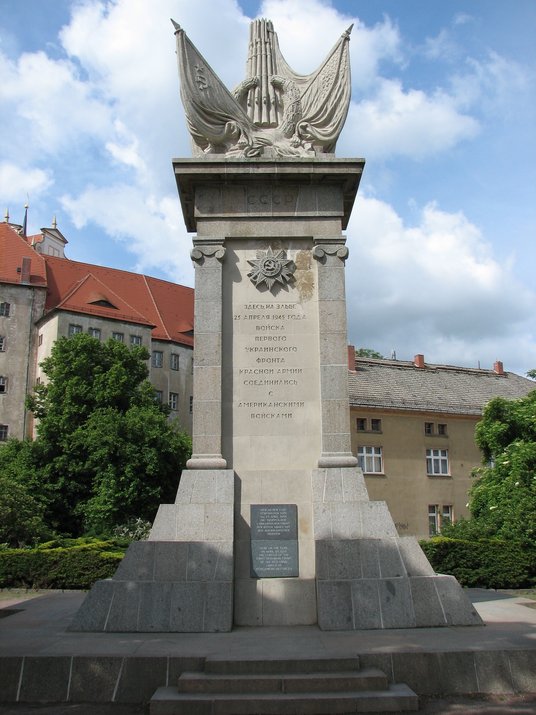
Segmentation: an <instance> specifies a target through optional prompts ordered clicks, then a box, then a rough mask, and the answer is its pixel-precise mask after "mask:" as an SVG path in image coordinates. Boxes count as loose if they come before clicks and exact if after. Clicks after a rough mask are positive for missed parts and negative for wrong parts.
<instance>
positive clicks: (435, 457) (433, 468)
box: [426, 449, 449, 476]
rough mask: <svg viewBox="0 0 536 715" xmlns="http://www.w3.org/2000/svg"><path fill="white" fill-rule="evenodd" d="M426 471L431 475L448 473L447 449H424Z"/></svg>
mask: <svg viewBox="0 0 536 715" xmlns="http://www.w3.org/2000/svg"><path fill="white" fill-rule="evenodd" d="M426 473H427V474H430V475H432V476H436V475H440V476H445V475H448V473H449V452H448V449H427V450H426Z"/></svg>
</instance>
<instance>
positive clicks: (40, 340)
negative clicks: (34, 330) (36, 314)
mask: <svg viewBox="0 0 536 715" xmlns="http://www.w3.org/2000/svg"><path fill="white" fill-rule="evenodd" d="M37 342H38V344H39V345H42V344H43V333H39V338H38V339H37Z"/></svg>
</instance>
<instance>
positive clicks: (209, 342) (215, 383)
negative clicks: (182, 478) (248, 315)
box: [186, 238, 227, 469]
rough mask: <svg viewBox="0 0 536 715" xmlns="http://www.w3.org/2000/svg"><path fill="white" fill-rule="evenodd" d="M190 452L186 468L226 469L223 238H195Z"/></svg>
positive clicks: (192, 256)
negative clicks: (192, 395) (223, 421)
mask: <svg viewBox="0 0 536 715" xmlns="http://www.w3.org/2000/svg"><path fill="white" fill-rule="evenodd" d="M193 243H194V248H193V249H192V252H191V258H192V260H193V262H194V266H195V323H194V337H195V346H194V375H193V388H194V389H193V394H194V409H193V452H192V457H191V459H189V460H188V462H187V465H186V466H187V467H188V469H225V468H226V466H227V463H226V461H225V459H224V458H223V456H222V446H221V436H222V435H221V429H222V427H221V394H222V393H221V387H222V383H221V375H222V261H223V259H224V256H225V248H224V246H223V239H218V238H204V239H200V238H196V239H194V241H193Z"/></svg>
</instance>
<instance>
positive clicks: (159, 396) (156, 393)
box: [154, 390, 164, 404]
mask: <svg viewBox="0 0 536 715" xmlns="http://www.w3.org/2000/svg"><path fill="white" fill-rule="evenodd" d="M154 399H155V400H156V401H157V402H160V404H162V400H163V399H164V393H163V392H162V390H155V391H154Z"/></svg>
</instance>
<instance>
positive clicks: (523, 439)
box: [444, 390, 536, 546]
mask: <svg viewBox="0 0 536 715" xmlns="http://www.w3.org/2000/svg"><path fill="white" fill-rule="evenodd" d="M476 442H477V444H478V446H479V447H480V448H481V450H482V454H483V457H484V466H482V467H481V468H480V469H479V470H477V476H478V477H479V478H478V480H477V481H476V483H475V484H474V486H473V487H472V489H471V491H470V502H469V508H470V512H471V517H472V518H471V519H470V520H469V521H468V522H465V523H464V522H461V523H458V524H457V525H454V526H453V527H451V528H450V529H447V530H446V531H444V533H445V534H447V535H457V536H460V537H462V538H463V535H464V533H465V534H466V535H467V534H468V535H470V536H472V537H473V538H474V536H476V535H477V534H479V535H480V536H482V537H496V538H502V539H509V540H514V541H519V542H521V543H524V544H526V545H531V546H533V545H534V544H535V543H536V390H535V391H533V392H531V393H530V394H529V395H527V397H523V398H520V399H518V400H506V399H504V398H502V397H496V398H494V399H493V400H491V401H490V402H489V403H488V404H487V405H486V407H485V409H484V413H483V416H482V420H481V421H480V422H479V423H478V425H477V428H476Z"/></svg>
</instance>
